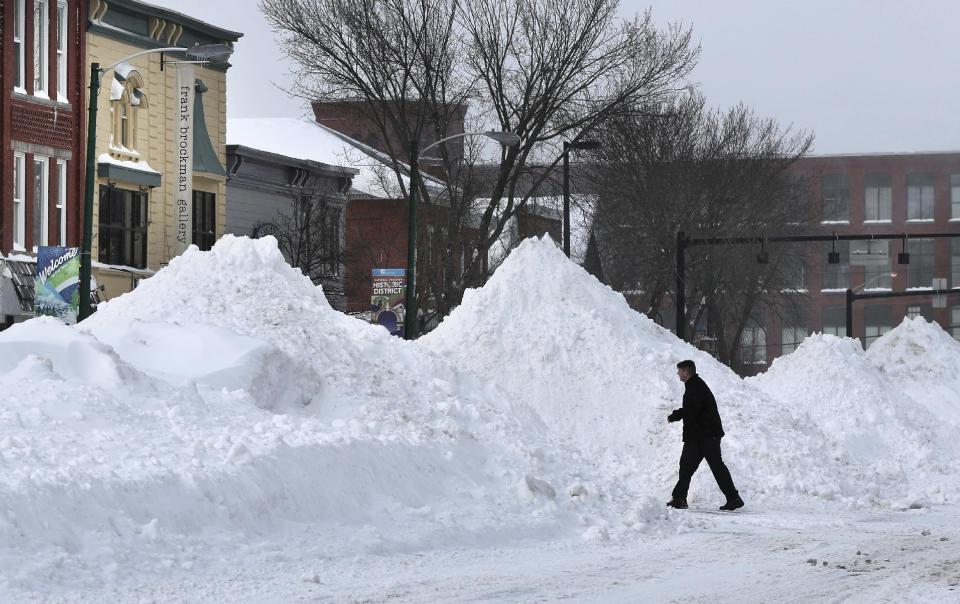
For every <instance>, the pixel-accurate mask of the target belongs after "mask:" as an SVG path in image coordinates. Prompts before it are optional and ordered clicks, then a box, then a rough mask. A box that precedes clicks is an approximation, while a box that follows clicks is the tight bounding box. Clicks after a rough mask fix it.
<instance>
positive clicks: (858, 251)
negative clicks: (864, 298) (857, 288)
mask: <svg viewBox="0 0 960 604" xmlns="http://www.w3.org/2000/svg"><path fill="white" fill-rule="evenodd" d="M850 265H851V266H862V267H863V272H864V274H863V283H862V287H863V289H890V288H891V287H892V285H893V284H892V281H891V274H890V273H891V269H890V242H889V241H886V240H882V241H881V240H878V239H865V240H863V241H853V242H851V243H850Z"/></svg>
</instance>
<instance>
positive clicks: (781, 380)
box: [747, 334, 960, 506]
mask: <svg viewBox="0 0 960 604" xmlns="http://www.w3.org/2000/svg"><path fill="white" fill-rule="evenodd" d="M747 381H748V382H752V383H753V384H755V385H756V386H757V387H758V388H760V389H761V390H763V391H765V392H766V393H767V394H769V395H770V396H771V397H775V398H777V399H779V400H780V401H782V402H783V403H784V404H786V405H789V406H792V407H796V408H799V409H803V410H805V411H806V412H807V413H809V414H810V416H811V417H812V418H813V420H814V421H815V422H816V424H817V426H818V427H819V428H820V429H821V430H822V431H823V432H824V433H825V434H826V435H827V436H828V438H829V439H830V443H831V446H830V451H829V454H830V457H831V463H832V464H834V465H836V464H838V463H841V464H844V465H845V466H846V467H847V468H848V474H847V476H846V478H845V480H847V481H850V482H851V483H854V485H855V487H856V488H857V489H859V490H860V491H861V492H862V495H863V497H864V498H867V499H868V500H870V499H872V500H873V502H875V503H887V504H893V505H895V506H909V505H911V504H917V503H922V504H926V503H930V502H931V501H932V502H934V503H942V502H944V501H945V498H946V497H947V496H948V495H950V494H952V493H955V492H956V490H957V489H956V487H957V483H956V478H955V477H954V478H952V479H951V480H949V481H948V482H947V483H946V484H944V477H945V476H947V475H950V474H955V472H956V470H955V468H954V466H955V464H956V459H957V457H958V456H960V450H958V449H957V447H956V446H955V445H954V444H953V442H952V441H954V440H955V437H953V436H951V435H949V434H947V433H945V432H944V430H943V426H942V424H940V422H938V420H937V418H936V417H935V416H934V415H933V414H931V413H930V412H929V411H928V410H927V408H926V407H924V406H922V405H918V404H916V403H915V401H914V400H913V399H912V398H911V397H909V396H907V394H905V393H904V392H903V390H901V389H900V388H899V387H898V385H897V384H896V383H895V382H894V381H891V380H889V379H887V377H885V376H884V375H883V374H882V373H881V372H879V371H877V370H876V369H875V367H874V366H873V365H872V364H871V363H870V362H869V360H868V358H867V355H866V354H865V353H864V351H863V348H862V347H861V345H860V342H859V340H854V339H847V338H837V337H835V336H831V335H822V334H814V335H813V336H811V337H809V338H807V339H806V340H804V342H803V343H802V344H801V345H800V346H799V347H798V348H797V350H796V351H794V352H793V353H792V354H790V355H787V356H784V357H780V358H778V359H776V360H775V361H774V362H773V364H772V365H771V367H770V369H769V370H768V371H767V372H766V373H764V374H761V375H759V376H756V377H754V378H749V379H748V380H747Z"/></svg>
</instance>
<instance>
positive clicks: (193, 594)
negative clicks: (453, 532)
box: [68, 506, 960, 603]
mask: <svg viewBox="0 0 960 604" xmlns="http://www.w3.org/2000/svg"><path fill="white" fill-rule="evenodd" d="M675 514H677V515H680V516H692V517H694V518H695V519H696V520H695V521H694V522H693V523H691V526H690V527H689V528H687V529H686V530H685V531H684V532H683V533H681V534H678V535H675V536H672V537H669V538H665V539H642V538H641V539H638V540H636V541H634V540H624V541H621V542H617V543H607V544H602V545H597V544H578V543H570V542H556V543H540V542H527V543H514V544H510V545H508V546H498V547H488V548H466V549H461V548H456V549H439V550H432V551H417V552H409V553H401V554H393V555H381V554H376V553H368V554H363V555H358V556H350V557H347V558H337V557H331V556H330V550H329V548H327V547H325V546H324V545H322V544H320V543H314V546H313V547H312V548H311V547H309V546H306V547H305V548H304V549H298V551H299V552H301V553H302V555H305V556H306V559H291V557H290V556H289V555H285V554H284V551H283V550H284V548H283V547H282V546H280V545H279V544H273V545H272V546H269V545H267V544H266V543H264V544H260V545H259V546H258V547H255V548H251V550H250V551H246V552H244V553H245V554H246V555H244V557H243V558H244V560H243V562H242V563H240V564H237V562H238V561H237V560H236V559H231V560H229V561H227V560H223V561H220V562H214V563H213V564H211V566H210V567H209V568H207V569H205V570H204V571H201V572H199V573H187V572H178V573H175V575H174V576H172V577H169V578H168V579H165V580H164V581H162V582H143V583H138V582H137V581H136V580H131V581H129V582H125V584H124V585H122V586H118V587H116V588H110V589H105V590H94V591H88V592H84V593H76V594H71V596H70V597H69V598H68V599H70V600H76V601H79V602H102V601H104V599H106V600H108V601H231V602H295V601H296V602H300V601H303V602H371V603H372V602H428V601H445V602H553V601H570V602H821V601H845V602H938V603H939V602H955V601H958V600H960V547H958V543H960V513H958V510H957V508H956V507H955V506H943V507H938V508H936V509H933V510H911V511H908V512H891V511H878V510H867V511H848V512H840V513H838V512H837V511H836V510H831V509H820V510H814V509H806V510H796V509H794V508H792V507H791V508H787V509H784V508H778V507H772V508H764V509H751V510H749V511H747V512H742V513H739V514H719V513H713V512H710V513H703V512H697V511H688V512H675ZM299 545H301V544H298V546H299ZM303 545H306V544H303Z"/></svg>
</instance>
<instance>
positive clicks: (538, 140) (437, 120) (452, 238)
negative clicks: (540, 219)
mask: <svg viewBox="0 0 960 604" xmlns="http://www.w3.org/2000/svg"><path fill="white" fill-rule="evenodd" d="M618 4H619V3H618V1H617V0H461V1H457V0H262V2H261V7H262V9H263V12H264V14H265V15H266V17H267V19H268V20H269V21H270V22H271V24H272V25H273V27H274V29H275V31H276V32H277V33H278V34H279V36H280V40H281V44H282V45H283V47H284V48H285V50H286V52H287V54H288V55H289V56H290V57H291V58H293V59H294V60H295V61H296V63H297V64H298V65H299V66H300V76H301V77H300V88H299V90H298V93H299V94H301V95H303V96H304V97H306V98H310V99H326V100H331V99H333V100H342V99H352V100H359V101H361V102H362V103H363V105H364V107H365V109H366V113H367V117H368V119H369V120H370V121H371V123H373V124H375V126H376V127H377V129H378V130H379V132H380V134H381V138H382V140H383V143H384V147H385V150H386V151H387V152H388V153H389V155H390V156H391V157H392V158H394V159H393V169H394V173H395V176H396V178H397V182H398V184H399V189H400V191H401V192H402V194H403V195H404V196H406V194H407V189H406V186H407V183H406V180H405V176H406V172H407V169H406V165H407V164H409V162H410V161H411V159H412V158H413V157H415V156H416V155H417V154H418V153H419V149H421V148H423V146H424V144H428V143H429V142H432V141H436V140H439V139H441V138H444V137H446V136H449V135H451V134H456V133H458V132H459V127H460V125H461V124H462V118H463V115H464V112H465V111H466V108H467V107H469V108H470V113H471V115H472V116H473V118H472V119H473V120H474V121H475V122H477V123H478V124H479V125H480V126H482V127H492V128H495V129H499V130H506V131H512V132H515V133H516V134H518V135H520V137H521V143H520V145H519V146H517V147H511V148H505V149H502V150H501V151H500V153H499V154H498V156H497V157H496V158H491V160H490V161H492V162H493V164H494V165H495V166H496V168H495V169H494V170H492V171H491V170H488V171H484V173H485V174H491V173H492V177H490V178H489V180H483V179H479V178H478V177H477V175H478V173H479V171H478V170H475V169H474V167H475V166H476V162H477V161H478V160H479V159H480V158H482V157H483V155H482V153H480V152H479V151H478V150H476V149H471V148H470V147H469V146H468V147H467V148H466V149H465V148H464V146H463V144H462V141H457V142H453V143H447V144H442V145H440V146H439V148H438V149H437V154H436V157H435V160H436V162H437V163H438V164H439V165H438V167H437V170H436V171H435V173H436V174H439V175H442V176H443V182H444V186H443V187H439V188H437V187H428V186H426V184H425V183H424V182H423V181H421V182H419V183H416V184H417V186H418V187H419V193H420V199H421V200H422V202H423V204H424V205H425V207H427V208H428V211H427V216H426V218H427V221H428V223H429V224H431V225H432V226H433V227H434V234H433V236H434V239H435V242H436V243H435V245H434V250H433V251H431V252H427V255H426V256H425V257H422V260H421V264H420V267H421V271H420V273H421V275H424V276H425V277H426V278H424V279H423V283H424V285H427V284H429V290H430V291H429V292H424V294H423V295H425V296H427V297H430V299H431V300H432V302H433V304H434V305H436V307H437V308H438V310H439V311H440V312H441V313H445V312H446V311H447V310H448V309H450V308H452V307H453V306H455V305H456V304H458V303H459V301H460V297H461V296H462V292H463V289H464V288H465V287H468V286H474V285H477V284H479V283H481V282H482V281H483V279H485V277H486V275H485V271H484V266H485V262H484V260H485V258H486V251H487V249H489V247H490V245H491V244H492V243H493V242H495V241H496V240H497V238H498V237H499V236H500V234H501V232H502V231H503V229H504V227H505V226H506V224H507V223H508V221H509V220H510V218H512V217H513V216H514V215H516V213H517V212H518V211H520V210H522V208H523V207H524V206H525V204H526V203H527V201H528V199H529V197H530V191H532V190H535V189H536V186H533V187H523V191H521V190H520V189H519V188H518V183H519V182H520V181H521V179H523V178H524V177H525V176H526V175H527V166H528V165H530V164H531V163H534V162H535V163H540V164H546V165H548V166H551V167H555V166H556V165H557V164H558V163H559V161H560V153H559V142H560V141H561V140H563V139H566V140H570V141H576V140H578V139H580V138H581V137H583V136H585V135H586V134H587V133H588V132H590V130H591V129H593V128H595V127H596V126H597V125H598V124H600V123H602V122H603V121H605V120H607V119H609V118H611V117H612V116H614V115H616V114H617V113H619V112H621V111H623V110H625V109H627V108H629V107H632V106H634V105H636V104H637V103H640V102H654V101H656V100H659V99H662V98H666V97H667V96H668V95H669V94H670V93H672V92H673V91H674V89H675V88H677V87H678V86H680V84H681V82H682V80H683V79H684V78H685V77H686V76H687V74H688V73H689V71H690V70H691V69H692V67H693V65H694V63H695V61H696V58H697V55H698V52H699V49H698V48H696V47H693V46H692V45H691V42H690V32H689V30H681V29H678V28H668V29H666V30H663V31H661V30H658V29H657V28H656V27H655V26H654V24H653V22H652V19H651V16H650V13H649V12H648V13H646V14H644V15H642V16H639V17H636V18H634V19H630V20H623V19H621V18H620V17H618V16H617V8H618ZM474 151H475V152H474ZM548 172H549V170H546V171H545V173H548ZM476 198H483V199H485V201H484V203H483V205H482V207H479V208H478V207H477V204H476V202H475V199H476ZM465 233H468V234H469V235H468V236H467V237H464V234H465ZM464 250H467V251H468V252H469V253H464ZM461 257H462V261H461Z"/></svg>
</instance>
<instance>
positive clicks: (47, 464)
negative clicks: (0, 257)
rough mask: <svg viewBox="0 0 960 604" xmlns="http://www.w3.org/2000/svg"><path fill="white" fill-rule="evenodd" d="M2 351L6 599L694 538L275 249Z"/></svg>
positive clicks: (189, 264) (237, 252)
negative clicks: (196, 572) (297, 562)
mask: <svg viewBox="0 0 960 604" xmlns="http://www.w3.org/2000/svg"><path fill="white" fill-rule="evenodd" d="M0 343H2V345H0V435H2V436H0V506H2V507H3V509H5V510H9V513H7V514H6V515H5V516H0V566H2V567H3V568H6V569H8V572H7V574H6V575H5V577H4V580H5V583H0V599H4V598H3V596H2V594H3V593H4V592H3V589H4V588H5V587H6V588H10V589H25V590H27V591H28V592H29V591H30V590H31V589H41V588H40V587H38V586H44V587H43V588H42V589H43V590H47V589H48V588H50V589H56V588H57V586H58V585H61V586H66V585H73V586H74V587H75V586H77V585H80V586H83V585H90V586H93V585H103V584H110V583H111V582H112V581H114V580H116V578H117V577H119V576H134V575H136V576H145V577H149V576H151V575H154V576H157V577H163V576H165V574H167V573H170V572H171V569H172V568H173V569H179V570H180V571H183V572H188V571H189V570H190V569H191V568H192V567H194V565H196V566H202V565H204V564H206V563H208V562H210V561H212V560H219V559H221V558H223V557H229V556H234V555H237V549H238V548H242V547H245V546H246V545H247V544H250V543H258V542H260V541H263V540H268V541H269V542H270V543H275V544H278V546H280V545H282V547H281V549H283V550H292V551H299V552H301V553H302V552H303V551H306V550H310V551H311V552H313V555H324V556H338V557H339V556H348V555H355V554H358V553H364V552H366V553H371V552H373V553H389V552H393V551H400V550H410V549H417V548H437V547H451V546H457V545H462V544H466V543H471V544H476V543H498V542H505V541H509V540H517V539H525V538H537V539H543V538H558V537H570V538H573V539H580V538H581V536H582V538H584V539H589V540H595V539H598V538H602V537H603V536H604V535H607V534H608V527H609V528H610V529H613V524H614V523H616V522H619V521H620V520H624V521H626V522H627V523H628V524H629V525H630V526H631V527H632V528H631V531H634V532H636V531H639V532H645V533H656V532H657V531H675V530H676V529H677V527H678V526H679V523H680V521H679V520H677V519H676V518H671V517H670V516H669V515H668V514H667V513H666V511H665V510H664V509H663V508H662V507H661V506H660V505H659V504H657V505H654V504H653V503H652V502H651V500H644V499H642V498H639V497H636V494H635V493H633V492H630V494H629V495H627V494H623V487H622V486H620V485H618V484H615V483H614V484H611V483H610V482H609V481H608V480H607V477H606V476H604V475H598V474H597V473H596V472H595V470H594V469H593V468H592V467H591V466H590V465H589V464H587V463H584V462H583V461H582V460H581V458H580V457H579V454H578V452H577V451H576V450H572V449H570V448H569V447H565V446H562V443H560V442H558V441H557V440H556V439H555V438H554V437H553V436H552V435H551V434H550V433H549V432H548V430H547V429H546V428H545V426H544V425H543V423H542V422H541V420H540V419H539V417H538V416H537V415H536V413H534V412H533V411H532V410H530V409H529V408H527V407H526V406H525V405H524V404H523V403H522V402H516V401H511V400H510V399H509V397H507V396H505V395H504V393H503V392H502V391H501V390H499V389H498V388H496V387H495V386H493V385H490V384H485V383H483V382H482V381H480V380H478V379H476V378H474V377H471V376H469V375H463V374H461V373H459V372H457V371H455V370H454V369H453V368H452V367H451V366H450V365H449V364H448V363H447V362H446V361H444V360H443V359H442V358H440V357H438V356H436V355H434V354H432V353H429V352H428V351H426V350H424V349H423V348H422V347H420V346H419V345H417V344H415V343H410V342H405V341H402V340H399V339H397V338H394V337H391V336H389V334H387V332H386V331H385V330H383V329H382V328H379V327H378V326H371V325H369V324H367V323H364V322H361V321H357V320H355V319H352V318H350V317H347V316H345V315H343V314H341V313H338V312H336V311H334V310H333V309H332V308H331V307H330V306H329V304H327V302H326V300H325V298H324V297H323V293H322V291H321V290H320V289H319V288H318V287H315V286H314V285H313V284H312V283H311V282H310V281H309V279H307V278H306V277H304V276H303V275H302V274H301V273H300V272H299V271H298V270H295V269H292V268H291V267H290V266H289V265H287V264H286V262H284V260H283V258H282V256H281V254H280V252H279V250H278V249H277V246H276V242H275V241H274V240H273V239H272V238H264V239H260V240H256V241H254V240H250V239H247V238H234V237H230V236H227V237H224V238H223V239H221V240H220V241H219V242H218V243H217V244H216V245H215V246H214V248H213V250H211V251H209V252H200V251H198V250H197V249H196V248H193V249H190V250H188V251H187V252H186V253H185V254H184V255H182V256H180V257H178V258H176V259H175V260H173V261H172V262H171V263H170V265H169V266H168V267H165V268H164V269H163V270H161V271H159V272H158V273H157V274H156V275H155V276H153V277H151V278H150V279H146V280H144V281H142V282H141V283H140V285H139V286H138V287H137V289H136V290H134V291H133V292H131V293H129V294H126V295H124V296H121V297H119V298H117V299H114V300H111V301H110V302H107V303H105V304H103V305H102V306H101V308H100V310H99V311H98V312H97V313H96V314H95V315H94V316H93V317H91V318H90V319H88V320H87V321H85V322H84V323H83V324H82V326H80V328H78V329H74V328H68V327H65V326H62V325H59V324H57V323H55V322H53V321H51V320H49V319H36V320H32V321H29V322H27V323H25V324H23V325H19V326H17V327H16V328H13V329H10V330H7V331H6V332H4V333H3V334H0ZM317 544H323V548H324V549H323V552H322V553H318V552H317V551H316V547H317ZM297 548H299V549H297ZM311 548H313V549H311ZM21 559H25V560H28V561H29V563H27V564H23V563H19V562H20V561H21ZM8 593H12V592H8Z"/></svg>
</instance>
